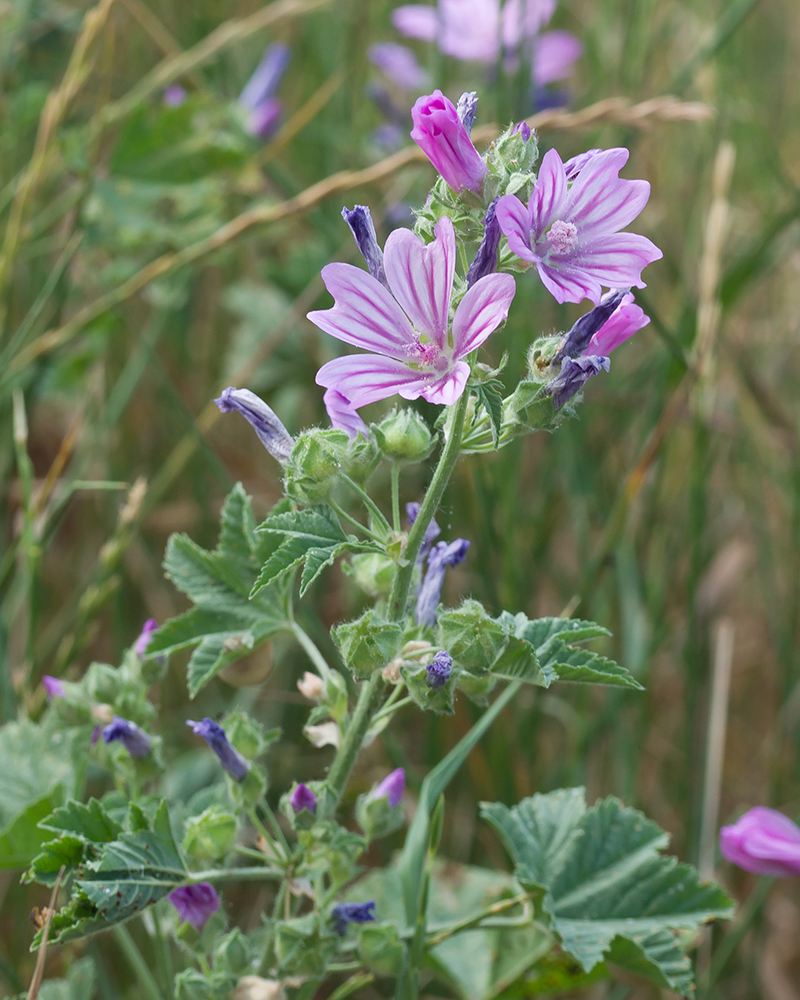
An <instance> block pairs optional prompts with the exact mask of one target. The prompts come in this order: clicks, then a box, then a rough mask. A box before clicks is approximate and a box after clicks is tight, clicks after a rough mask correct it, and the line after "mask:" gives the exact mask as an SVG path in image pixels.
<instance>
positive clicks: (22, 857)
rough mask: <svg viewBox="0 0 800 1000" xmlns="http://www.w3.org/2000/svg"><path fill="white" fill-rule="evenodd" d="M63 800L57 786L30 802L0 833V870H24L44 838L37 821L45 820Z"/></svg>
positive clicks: (61, 791) (59, 788)
mask: <svg viewBox="0 0 800 1000" xmlns="http://www.w3.org/2000/svg"><path fill="white" fill-rule="evenodd" d="M62 798H63V790H62V788H61V786H60V785H59V786H58V788H57V789H55V790H54V791H53V792H48V794H47V795H45V796H43V797H42V798H41V799H37V800H36V801H35V802H31V803H30V805H28V806H27V807H26V808H25V809H23V810H22V812H21V813H19V814H18V815H17V816H16V817H15V818H14V819H13V820H12V821H11V822H10V823H9V824H8V826H6V827H5V829H3V830H2V831H0V868H24V867H25V866H26V865H28V864H29V863H30V861H31V858H32V857H33V856H34V855H35V854H36V852H37V850H38V849H39V847H40V845H41V843H42V841H43V840H44V837H43V835H42V833H41V829H40V827H39V821H40V820H42V819H43V818H45V817H46V816H47V815H48V814H49V813H51V812H52V811H53V809H54V808H55V807H56V806H57V805H58V803H59V802H60V801H61V799H62Z"/></svg>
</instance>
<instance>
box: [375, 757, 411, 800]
mask: <svg viewBox="0 0 800 1000" xmlns="http://www.w3.org/2000/svg"><path fill="white" fill-rule="evenodd" d="M405 790H406V772H405V770H404V769H403V768H402V767H398V768H396V769H395V770H394V771H392V773H391V774H387V775H386V777H385V778H384V779H383V781H382V782H381V783H380V784H379V785H378V787H377V788H376V789H375V791H374V793H373V795H372V798H373V799H382V798H386V799H387V800H388V802H389V808H390V809H396V808H397V807H398V806H399V805H400V803H401V802H402V801H403V793H404V792H405Z"/></svg>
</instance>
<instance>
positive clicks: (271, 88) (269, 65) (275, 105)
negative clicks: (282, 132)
mask: <svg viewBox="0 0 800 1000" xmlns="http://www.w3.org/2000/svg"><path fill="white" fill-rule="evenodd" d="M291 57H292V54H291V51H290V50H289V47H288V45H279V44H274V45H268V46H267V48H266V49H265V51H264V55H263V56H262V57H261V62H260V63H259V64H258V66H257V67H256V70H255V72H254V73H253V75H252V76H251V77H250V79H249V80H248V81H247V83H246V84H245V88H244V90H243V91H242V92H241V94H240V95H239V104H240V105H241V107H243V108H244V109H245V110H246V111H247V112H248V117H247V122H246V124H245V128H246V130H247V131H248V132H249V133H250V135H254V136H256V137H257V138H259V139H264V140H266V139H268V138H269V137H270V136H271V135H272V134H273V132H274V131H275V130H276V128H277V126H278V124H279V122H280V120H281V117H282V115H283V104H282V103H281V101H280V100H279V99H278V98H277V97H276V96H275V94H276V92H277V90H278V87H279V86H280V82H281V80H282V79H283V74H284V73H285V72H286V68H287V66H288V65H289V61H290V60H291Z"/></svg>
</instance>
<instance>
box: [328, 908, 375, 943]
mask: <svg viewBox="0 0 800 1000" xmlns="http://www.w3.org/2000/svg"><path fill="white" fill-rule="evenodd" d="M374 919H375V903H374V902H369V903H339V905H338V906H334V908H333V909H332V910H331V920H332V921H333V929H334V930H335V931H336V933H337V934H342V935H344V934H346V933H347V928H348V926H349V925H350V924H368V923H371V922H372V921H373V920H374Z"/></svg>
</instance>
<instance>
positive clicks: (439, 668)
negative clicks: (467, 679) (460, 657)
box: [425, 649, 453, 691]
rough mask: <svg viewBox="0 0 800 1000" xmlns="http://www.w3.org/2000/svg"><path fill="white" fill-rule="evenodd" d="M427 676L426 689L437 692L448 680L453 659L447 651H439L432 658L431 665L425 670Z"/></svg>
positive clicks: (451, 670)
mask: <svg viewBox="0 0 800 1000" xmlns="http://www.w3.org/2000/svg"><path fill="white" fill-rule="evenodd" d="M425 670H426V672H427V674H428V687H431V688H433V690H434V691H438V690H439V688H443V687H444V686H445V684H446V683H447V682H448V681H449V680H450V675H451V674H452V672H453V657H452V656H451V655H450V654H449V653H448V652H447V650H445V649H442V650H440V651H439V652H438V653H437V654H436V656H434V658H433V663H429V664H428V666H427V667H426V668H425Z"/></svg>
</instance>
